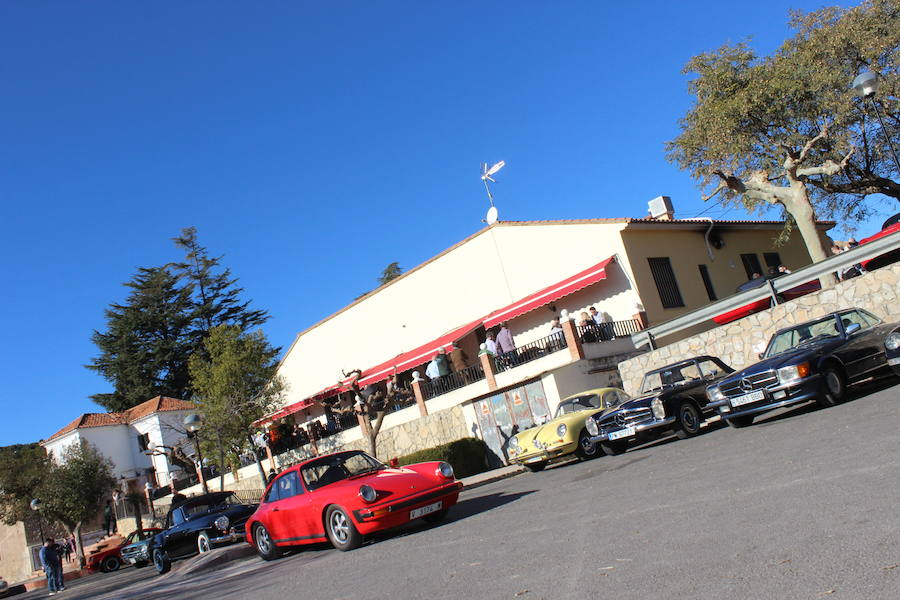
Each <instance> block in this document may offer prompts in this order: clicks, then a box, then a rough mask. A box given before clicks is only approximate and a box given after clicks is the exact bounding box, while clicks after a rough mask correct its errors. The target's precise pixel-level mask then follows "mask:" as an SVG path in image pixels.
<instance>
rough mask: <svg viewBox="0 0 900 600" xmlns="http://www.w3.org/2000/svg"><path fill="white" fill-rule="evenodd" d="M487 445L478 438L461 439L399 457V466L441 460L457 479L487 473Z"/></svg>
mask: <svg viewBox="0 0 900 600" xmlns="http://www.w3.org/2000/svg"><path fill="white" fill-rule="evenodd" d="M486 455H487V444H485V443H484V441H483V440H479V439H478V438H462V439H461V440H456V441H455V442H450V443H449V444H441V445H440V446H434V447H433V448H426V449H424V450H419V451H418V452H413V453H412V454H407V455H406V456H401V457H400V458H399V462H400V464H401V465H411V464H413V463H420V462H429V461H433V460H442V461H444V462H447V463H450V465H451V466H452V467H453V472H454V473H456V477H457V478H463V477H468V476H469V475H476V474H478V473H483V472H484V471H487V460H486V459H485V457H486Z"/></svg>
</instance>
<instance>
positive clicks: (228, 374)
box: [190, 325, 284, 485]
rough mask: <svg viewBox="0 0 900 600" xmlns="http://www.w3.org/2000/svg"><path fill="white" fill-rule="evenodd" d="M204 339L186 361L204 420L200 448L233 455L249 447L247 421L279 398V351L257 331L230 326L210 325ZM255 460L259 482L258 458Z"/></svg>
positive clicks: (267, 410)
mask: <svg viewBox="0 0 900 600" xmlns="http://www.w3.org/2000/svg"><path fill="white" fill-rule="evenodd" d="M204 344H205V352H204V353H202V354H201V353H198V354H195V355H194V356H192V357H191V361H190V370H191V376H192V378H193V381H194V393H195V395H194V400H196V401H197V402H198V405H199V408H200V411H201V412H202V413H203V419H204V424H203V428H202V430H201V431H200V435H201V440H202V442H201V443H202V446H201V448H202V449H203V452H204V453H205V454H206V455H207V456H215V455H216V454H218V455H220V456H222V455H223V454H228V455H230V456H231V458H232V459H236V458H237V456H238V455H239V454H240V452H241V451H242V450H243V449H245V448H248V447H249V448H253V442H252V439H251V437H250V435H251V430H252V425H253V423H254V422H255V421H257V420H259V419H260V418H262V417H263V416H264V415H266V414H267V413H270V412H272V411H273V410H274V409H275V407H276V406H277V405H278V404H279V402H280V400H281V398H282V395H283V391H284V383H283V381H282V379H281V378H280V377H278V376H276V370H277V368H278V362H277V360H276V357H277V356H278V353H279V350H278V349H277V348H273V347H271V346H270V345H269V343H268V341H267V340H266V337H265V335H263V333H262V332H261V331H256V332H252V333H245V332H243V331H242V330H241V328H240V327H237V326H234V325H219V326H216V327H213V328H212V329H211V330H210V332H209V336H208V337H207V338H206V340H205V343H204ZM257 465H258V467H259V474H260V477H261V478H262V480H263V485H265V478H266V476H265V470H264V469H263V466H262V463H261V462H260V460H259V459H257ZM222 468H224V465H222Z"/></svg>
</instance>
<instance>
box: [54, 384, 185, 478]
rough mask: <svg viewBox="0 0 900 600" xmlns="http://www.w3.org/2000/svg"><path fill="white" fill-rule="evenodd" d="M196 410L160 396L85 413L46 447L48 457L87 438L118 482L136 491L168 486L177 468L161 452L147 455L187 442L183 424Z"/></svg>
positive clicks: (175, 400) (55, 436)
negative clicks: (152, 448) (107, 410)
mask: <svg viewBox="0 0 900 600" xmlns="http://www.w3.org/2000/svg"><path fill="white" fill-rule="evenodd" d="M196 410H197V409H196V406H195V405H194V404H192V403H191V402H186V401H184V400H178V399H176V398H167V397H165V396H157V397H156V398H153V399H151V400H147V401H146V402H143V403H141V404H138V405H137V406H135V407H133V408H130V409H128V410H126V411H122V412H114V413H85V414H83V415H81V416H80V417H78V418H77V419H75V420H74V421H72V422H71V423H69V424H68V425H66V426H65V427H63V428H62V429H60V430H59V431H57V432H56V433H54V434H53V435H52V436H50V437H49V438H48V439H47V440H45V441H43V442H41V445H42V446H43V447H44V449H46V451H47V453H48V454H51V455H53V456H55V457H59V456H62V454H63V452H65V450H66V448H68V447H69V446H71V445H72V444H76V443H80V441H81V440H85V441H88V442H90V443H91V444H92V445H94V446H96V447H97V449H98V450H99V451H100V452H101V453H102V454H103V455H104V456H106V457H107V458H109V459H110V460H111V461H112V463H113V472H114V474H115V476H116V478H117V479H120V480H124V481H126V482H127V484H128V485H129V486H131V487H132V488H134V489H138V490H140V489H142V488H143V485H144V482H146V481H149V482H150V484H151V485H152V486H154V487H160V486H165V485H168V483H169V482H170V481H171V480H172V478H173V476H174V475H175V471H177V470H178V467H174V466H173V465H170V464H169V462H168V460H167V459H166V457H165V456H163V455H162V454H153V455H151V454H150V453H148V452H145V451H147V450H148V449H149V448H150V446H151V445H153V446H158V447H162V446H169V447H173V446H175V445H177V444H178V443H180V442H181V441H182V440H183V439H184V438H185V434H184V426H183V425H182V420H183V419H184V417H185V416H187V415H188V414H191V413H192V412H196Z"/></svg>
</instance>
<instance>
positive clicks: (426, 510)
mask: <svg viewBox="0 0 900 600" xmlns="http://www.w3.org/2000/svg"><path fill="white" fill-rule="evenodd" d="M442 505H443V502H435V503H434V504H429V505H428V506H423V507H422V508H416V509H414V510H411V511H409V518H410V519H418V518H419V517H424V516H425V515H430V514H431V513H433V512H437V511H439V510H441V506H442Z"/></svg>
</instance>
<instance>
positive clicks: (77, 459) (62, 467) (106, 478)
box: [36, 440, 116, 565]
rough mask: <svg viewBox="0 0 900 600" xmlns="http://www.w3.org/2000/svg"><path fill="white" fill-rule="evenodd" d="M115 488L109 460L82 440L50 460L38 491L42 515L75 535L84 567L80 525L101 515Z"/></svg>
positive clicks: (77, 549) (77, 548)
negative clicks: (104, 504)
mask: <svg viewBox="0 0 900 600" xmlns="http://www.w3.org/2000/svg"><path fill="white" fill-rule="evenodd" d="M115 485H116V480H115V477H113V470H112V463H111V462H110V460H109V459H108V458H106V457H105V456H103V455H102V454H101V453H100V451H99V450H97V448H95V447H94V446H92V445H91V444H89V443H88V442H86V441H84V440H82V441H81V443H78V444H72V445H71V446H69V447H68V448H66V450H65V451H64V452H63V454H62V456H59V457H56V458H55V459H54V460H51V461H50V463H49V468H48V469H47V471H46V476H45V477H44V480H43V482H42V484H41V486H40V487H39V488H38V490H37V496H36V497H37V498H39V499H40V500H41V504H42V507H41V509H40V510H41V513H42V514H44V515H46V516H47V517H49V518H51V519H54V520H56V521H58V522H59V523H61V524H62V525H63V526H64V527H65V528H66V531H67V532H68V534H69V535H72V536H75V542H76V553H77V555H78V560H79V563H80V564H81V565H84V564H85V561H84V547H83V545H82V542H81V526H82V524H83V523H84V522H85V521H87V520H89V519H91V518H93V517H95V516H96V515H97V514H98V513H99V512H100V509H101V508H102V506H103V501H104V499H105V498H107V497H108V496H109V493H110V492H111V491H112V490H113V488H114V487H115Z"/></svg>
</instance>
